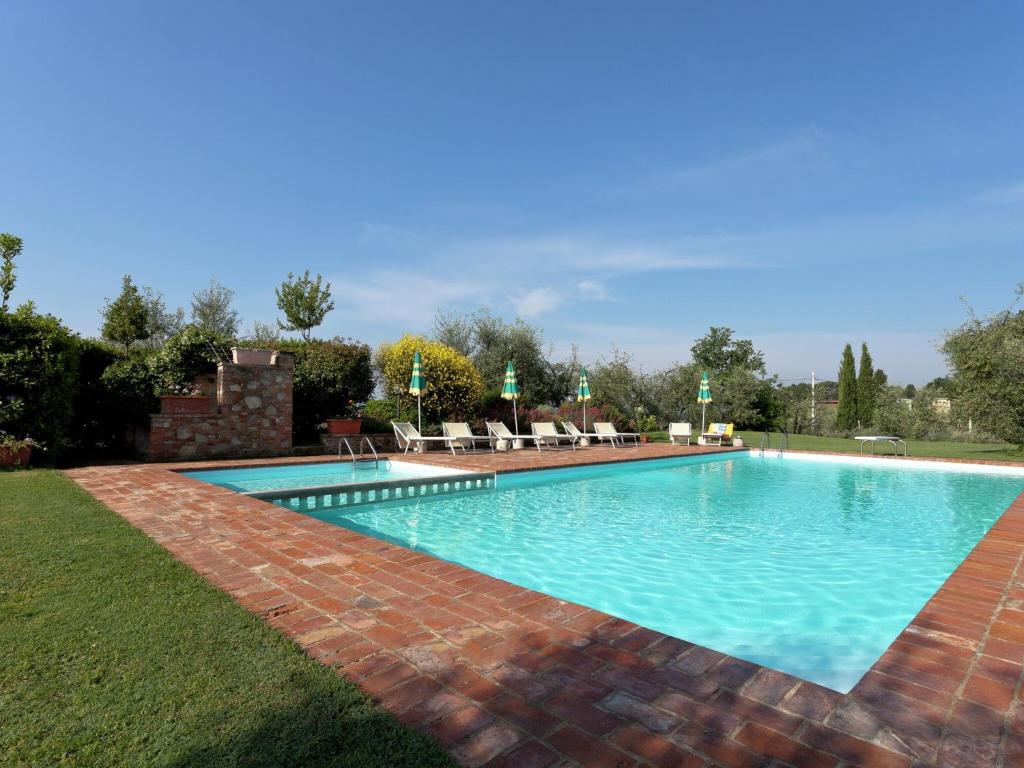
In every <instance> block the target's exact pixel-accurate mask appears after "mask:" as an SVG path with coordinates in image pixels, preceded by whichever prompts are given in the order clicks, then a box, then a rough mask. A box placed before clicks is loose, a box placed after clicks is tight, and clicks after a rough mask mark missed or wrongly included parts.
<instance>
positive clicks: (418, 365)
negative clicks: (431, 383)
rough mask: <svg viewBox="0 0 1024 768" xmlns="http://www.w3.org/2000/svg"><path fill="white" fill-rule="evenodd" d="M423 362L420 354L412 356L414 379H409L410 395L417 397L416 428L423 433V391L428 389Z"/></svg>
mask: <svg viewBox="0 0 1024 768" xmlns="http://www.w3.org/2000/svg"><path fill="white" fill-rule="evenodd" d="M422 365H423V360H422V359H421V358H420V353H419V352H417V353H416V354H415V355H413V356H412V378H411V379H409V394H410V395H414V396H415V397H416V428H417V429H418V430H419V431H420V433H421V434H422V433H423V402H422V397H423V391H424V390H425V389H426V388H427V382H426V381H424V379H423V370H422Z"/></svg>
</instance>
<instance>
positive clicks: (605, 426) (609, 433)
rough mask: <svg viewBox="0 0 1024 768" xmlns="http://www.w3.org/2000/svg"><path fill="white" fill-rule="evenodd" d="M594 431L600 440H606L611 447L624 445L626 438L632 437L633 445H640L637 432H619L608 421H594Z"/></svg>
mask: <svg viewBox="0 0 1024 768" xmlns="http://www.w3.org/2000/svg"><path fill="white" fill-rule="evenodd" d="M594 432H596V433H597V437H598V439H600V440H608V441H610V442H611V444H612V447H613V448H617V447H618V446H620V445H625V443H626V438H627V437H631V438H633V445H640V433H639V432H619V430H617V429H616V428H615V427H614V425H613V424H612V423H611V422H610V421H595V422H594Z"/></svg>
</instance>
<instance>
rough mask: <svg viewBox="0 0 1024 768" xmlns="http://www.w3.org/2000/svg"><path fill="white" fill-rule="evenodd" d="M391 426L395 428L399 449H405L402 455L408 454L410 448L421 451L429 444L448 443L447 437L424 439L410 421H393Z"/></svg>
mask: <svg viewBox="0 0 1024 768" xmlns="http://www.w3.org/2000/svg"><path fill="white" fill-rule="evenodd" d="M391 426H392V427H394V428H395V440H397V441H398V447H399V448H403V445H404V448H403V450H402V453H408V452H409V448H410V447H411V446H413V445H415V446H416V449H417V450H420V449H421V448H422V447H423V446H425V445H426V444H427V443H446V442H447V441H448V438H447V437H424V436H423V435H421V434H420V433H419V430H418V429H416V427H414V426H413V425H412V424H410V423H409V422H408V421H392V422H391Z"/></svg>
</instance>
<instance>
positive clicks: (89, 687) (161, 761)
mask: <svg viewBox="0 0 1024 768" xmlns="http://www.w3.org/2000/svg"><path fill="white" fill-rule="evenodd" d="M0 713H2V715H0V755H2V756H3V757H0V763H2V764H3V765H11V766H41V765H65V766H304V767H305V766H389V767H390V766H409V767H410V768H411V767H412V766H416V767H417V768H420V767H422V766H450V765H451V764H452V763H451V761H450V760H449V758H448V757H447V755H446V754H445V753H444V751H443V750H442V749H441V748H440V747H439V746H437V745H436V744H434V743H433V742H431V741H429V740H427V739H426V738H425V737H422V736H420V735H419V734H417V733H415V732H413V731H410V730H408V729H406V728H404V727H402V726H401V725H400V724H399V723H398V722H397V721H395V720H394V719H393V718H392V717H391V716H390V715H388V714H387V713H386V712H385V711H383V710H382V709H380V708H378V707H377V706H376V705H374V704H373V703H372V702H371V701H370V700H369V699H368V698H367V697H366V696H364V695H363V694H362V693H361V692H360V691H359V690H358V689H357V688H356V687H355V686H353V685H351V684H349V683H347V682H346V681H345V680H343V679H342V678H340V677H339V676H338V675H336V674H335V673H334V672H332V671H331V670H330V669H328V668H326V667H324V666H322V665H320V664H318V663H316V662H314V661H311V660H310V659H308V658H307V657H306V656H305V655H303V653H302V652H301V651H300V650H299V648H298V646H296V645H295V644H293V643H292V642H291V641H290V640H288V639H287V638H285V637H284V636H283V635H281V634H279V633H278V632H276V631H275V630H273V629H271V628H270V627H268V626H267V625H265V624H264V623H263V622H262V621H261V620H260V619H259V618H257V617H255V616H253V615H252V614H250V613H249V612H248V611H246V610H245V609H243V608H241V607H240V606H238V605H236V604H235V603H233V602H232V601H231V600H230V599H229V598H228V596H227V595H225V594H224V593H222V592H220V591H218V590H217V589H215V588H214V587H213V586H211V585H209V584H207V583H206V582H205V581H204V580H203V579H202V578H201V577H199V576H198V575H196V574H195V573H193V572H192V571H191V570H189V569H188V568H186V567H185V566H183V565H181V564H180V563H178V562H177V561H176V560H174V558H172V557H171V556H170V555H169V554H167V553H166V552H165V551H164V550H162V549H161V548H160V547H159V546H157V545H156V544H155V543H154V542H152V541H151V540H150V539H148V538H147V537H146V536H145V535H144V534H142V533H141V532H139V531H136V530H135V529H134V528H132V527H131V526H130V525H128V523H126V522H125V521H123V520H122V519H121V518H120V517H118V516H117V515H115V514H114V513H113V512H111V511H110V510H108V509H107V508H106V507H104V506H102V505H101V504H99V503H97V502H95V501H94V500H93V499H92V498H91V497H89V496H88V495H87V494H86V493H85V492H83V491H81V490H80V489H79V488H78V487H77V486H75V485H74V484H72V483H71V482H70V481H68V480H66V479H65V478H64V477H62V476H61V475H59V474H57V473H55V472H52V471H45V470H39V471H31V472H4V473H0Z"/></svg>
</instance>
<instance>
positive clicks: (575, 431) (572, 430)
mask: <svg viewBox="0 0 1024 768" xmlns="http://www.w3.org/2000/svg"><path fill="white" fill-rule="evenodd" d="M562 429H564V430H565V434H567V435H572V436H573V437H575V438H576V442H577V444H578V445H579V446H580V447H583V440H584V439H589V438H592V437H596V438H597V439H599V440H600V439H601V436H600V435H599V434H597V433H596V432H581V431H580V429H579V427H577V426H576V425H575V424H573V423H572V422H571V421H563V422H562Z"/></svg>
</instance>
